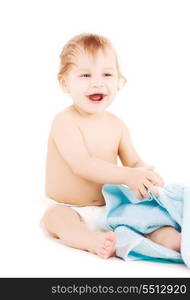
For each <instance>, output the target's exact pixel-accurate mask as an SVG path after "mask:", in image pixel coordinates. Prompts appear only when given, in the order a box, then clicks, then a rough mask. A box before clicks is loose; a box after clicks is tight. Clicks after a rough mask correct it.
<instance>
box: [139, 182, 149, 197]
mask: <svg viewBox="0 0 190 300" xmlns="http://www.w3.org/2000/svg"><path fill="white" fill-rule="evenodd" d="M139 190H140V193H141V195H143V198H146V199H150V196H149V194H148V190H147V188H146V187H145V186H144V185H142V186H140V188H139Z"/></svg>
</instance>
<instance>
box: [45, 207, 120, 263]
mask: <svg viewBox="0 0 190 300" xmlns="http://www.w3.org/2000/svg"><path fill="white" fill-rule="evenodd" d="M42 221H43V225H44V227H45V229H46V230H47V231H48V233H49V234H50V235H51V236H53V237H55V238H58V239H61V241H62V242H63V243H64V244H65V245H67V246H70V247H73V248H77V249H81V250H86V251H89V252H91V253H94V254H97V255H98V256H100V257H102V258H108V257H110V256H114V255H115V242H116V237H115V233H114V232H112V231H109V232H93V231H90V229H88V227H87V226H86V224H85V223H84V222H83V221H82V220H81V218H80V215H79V214H78V213H77V212H76V211H74V210H73V209H72V208H70V207H67V206H63V205H59V204H56V205H53V206H51V207H49V208H48V209H47V211H46V212H45V214H44V216H43V219H42Z"/></svg>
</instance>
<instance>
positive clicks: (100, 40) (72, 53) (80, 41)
mask: <svg viewBox="0 0 190 300" xmlns="http://www.w3.org/2000/svg"><path fill="white" fill-rule="evenodd" d="M108 47H109V48H111V49H112V50H113V51H114V52H115V49H114V48H113V45H112V44H111V42H110V40H109V39H107V38H105V37H104V36H102V35H98V34H92V33H82V34H79V35H76V36H74V37H73V38H72V39H71V40H69V41H68V42H67V43H66V45H65V46H64V47H63V49H62V51H61V54H60V56H59V57H60V67H59V72H58V75H57V78H58V81H59V84H60V85H62V83H63V81H64V77H65V76H66V75H67V73H68V71H69V70H70V69H71V67H72V66H73V65H74V64H75V62H74V58H75V57H76V56H77V55H78V54H79V52H80V51H81V50H82V49H83V50H85V51H87V52H88V53H89V54H91V55H92V56H95V55H96V53H97V52H98V50H99V49H101V50H103V51H105V49H106V48H108ZM115 57H116V66H117V70H118V75H119V82H120V86H119V88H121V87H122V86H123V85H124V84H125V83H126V82H127V80H126V78H125V77H124V76H123V75H122V74H121V72H120V68H119V63H118V59H117V55H116V52H115Z"/></svg>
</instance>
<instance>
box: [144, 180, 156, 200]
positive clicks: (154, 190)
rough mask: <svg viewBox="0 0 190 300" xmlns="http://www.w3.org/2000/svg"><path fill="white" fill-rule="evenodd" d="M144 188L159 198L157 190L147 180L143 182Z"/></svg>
mask: <svg viewBox="0 0 190 300" xmlns="http://www.w3.org/2000/svg"><path fill="white" fill-rule="evenodd" d="M144 186H145V187H146V188H147V189H148V190H149V191H150V192H152V193H153V194H154V195H155V196H156V197H158V196H159V193H158V189H157V188H156V186H154V185H153V184H152V183H151V182H150V181H149V180H145V181H144Z"/></svg>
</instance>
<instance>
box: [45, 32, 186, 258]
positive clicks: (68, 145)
mask: <svg viewBox="0 0 190 300" xmlns="http://www.w3.org/2000/svg"><path fill="white" fill-rule="evenodd" d="M60 60H61V63H60V70H59V73H58V80H59V83H60V86H61V88H62V89H63V91H64V92H65V93H68V94H69V95H70V96H71V98H72V105H71V106H69V107H67V108H66V109H64V110H63V111H61V112H59V113H58V114H57V115H56V116H55V118H54V120H53V122H52V126H51V130H50V134H49V139H48V153H47V165H46V196H47V197H48V198H50V199H52V202H54V204H52V205H51V206H50V207H48V209H47V210H46V212H45V214H44V216H43V219H42V222H43V225H44V228H45V229H46V230H47V232H48V233H49V234H50V235H51V236H53V237H55V238H58V239H60V240H61V241H62V242H63V243H64V244H65V245H67V246H70V247H73V248H78V249H82V250H86V251H89V252H91V253H94V254H96V255H98V256H100V257H102V258H108V257H111V256H114V255H115V243H116V237H115V233H114V232H112V231H110V230H106V229H105V227H103V226H102V225H101V224H99V220H100V218H101V217H102V216H103V215H104V214H105V201H104V197H103V195H102V192H101V190H102V186H103V185H104V184H106V183H108V184H109V183H110V184H124V185H127V186H128V187H129V188H130V189H131V190H133V191H134V192H135V194H136V196H137V198H138V199H139V200H141V199H143V198H147V199H149V194H148V191H151V192H152V193H154V194H155V195H158V190H157V188H156V186H163V185H164V183H163V180H162V178H161V177H160V176H159V174H157V173H156V172H155V171H154V168H153V167H151V166H149V165H147V164H146V163H145V162H143V160H142V159H141V158H140V156H139V155H138V153H137V152H136V150H135V148H134V146H133V144H132V140H131V137H130V133H129V130H128V128H127V126H126V124H125V123H124V122H123V121H122V120H120V119H119V118H118V117H117V116H116V115H115V114H113V113H111V112H108V111H106V108H107V107H108V106H109V105H110V104H111V103H112V102H113V100H114V99H115V97H116V95H117V92H118V90H119V89H120V88H121V86H122V85H123V84H124V83H125V81H126V80H125V78H124V76H123V75H122V74H121V72H120V68H119V64H118V59H117V55H116V51H115V49H114V47H113V45H112V44H111V42H110V41H109V40H108V39H107V38H105V37H103V36H100V35H96V34H81V35H77V36H75V37H74V38H72V39H71V40H70V41H69V42H68V43H67V44H66V45H65V46H64V48H63V50H62V52H61V55H60ZM117 156H119V158H120V160H121V162H122V166H118V165H117ZM147 237H148V238H150V239H151V240H153V241H155V242H157V243H159V244H161V245H163V246H165V247H169V248H171V249H174V250H177V251H179V249H180V233H179V232H177V231H176V230H175V229H174V228H172V227H170V226H165V227H162V228H159V229H157V230H156V231H154V232H152V233H151V234H149V235H147Z"/></svg>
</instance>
